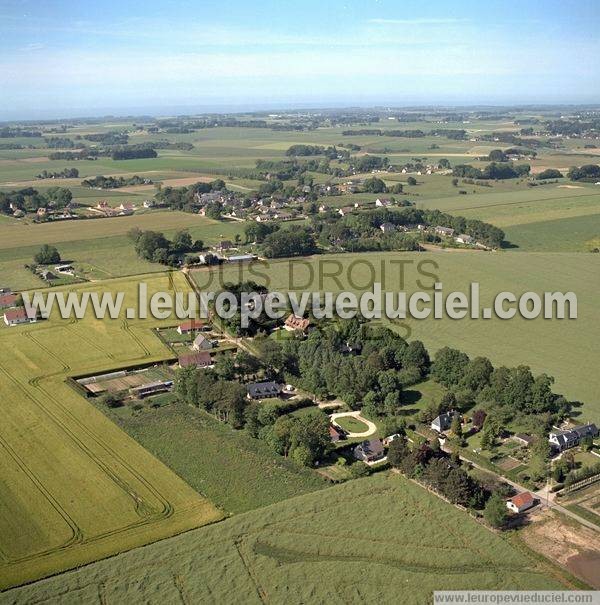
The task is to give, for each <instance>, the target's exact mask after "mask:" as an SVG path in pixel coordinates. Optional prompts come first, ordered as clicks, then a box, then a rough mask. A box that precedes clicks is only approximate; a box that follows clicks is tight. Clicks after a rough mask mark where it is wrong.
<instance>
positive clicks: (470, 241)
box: [456, 233, 474, 245]
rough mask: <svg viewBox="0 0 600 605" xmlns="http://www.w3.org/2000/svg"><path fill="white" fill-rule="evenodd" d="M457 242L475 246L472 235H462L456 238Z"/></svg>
mask: <svg viewBox="0 0 600 605" xmlns="http://www.w3.org/2000/svg"><path fill="white" fill-rule="evenodd" d="M456 242H457V243H459V244H467V245H471V244H473V242H474V240H473V238H472V237H471V236H470V235H467V234H466V233H461V234H460V235H457V236H456Z"/></svg>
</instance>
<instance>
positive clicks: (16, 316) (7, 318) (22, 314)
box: [4, 307, 36, 326]
mask: <svg viewBox="0 0 600 605" xmlns="http://www.w3.org/2000/svg"><path fill="white" fill-rule="evenodd" d="M34 321H36V318H35V315H30V314H28V313H27V310H26V309H25V308H24V307H18V308H17V309H8V310H6V311H5V312H4V323H5V324H6V325H7V326H16V325H18V324H26V323H31V322H34Z"/></svg>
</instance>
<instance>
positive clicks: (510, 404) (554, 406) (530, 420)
mask: <svg viewBox="0 0 600 605" xmlns="http://www.w3.org/2000/svg"><path fill="white" fill-rule="evenodd" d="M431 375H432V377H433V378H434V379H435V380H436V381H437V382H439V383H441V384H443V385H444V386H445V387H447V388H448V389H450V391H449V397H448V399H449V401H447V402H446V406H445V407H446V408H448V407H449V406H450V407H455V408H456V407H458V408H462V409H465V410H466V409H469V408H472V407H474V406H476V407H477V409H476V410H475V412H474V413H473V424H474V426H475V425H477V426H479V427H483V433H482V440H481V443H482V447H493V445H494V443H495V440H496V438H497V437H499V436H500V434H501V432H502V430H503V427H504V426H506V424H508V423H509V422H511V421H515V420H516V421H518V422H520V423H521V424H523V425H524V426H527V427H529V429H530V430H531V431H532V432H534V433H536V434H541V432H543V431H545V430H547V429H548V428H549V427H550V426H551V424H552V420H553V419H557V418H561V417H564V416H565V415H566V414H567V413H568V412H569V410H570V404H569V403H568V401H567V400H566V399H565V398H564V397H563V396H562V395H557V394H556V393H554V392H553V391H552V385H553V383H554V379H553V378H552V377H551V376H548V375H547V374H540V375H538V376H534V375H533V374H532V373H531V370H530V368H529V367H527V366H517V367H514V368H507V367H504V366H500V367H497V368H494V367H493V366H492V364H491V362H490V361H489V359H487V358H486V357H475V358H474V359H469V357H468V356H467V355H466V354H465V353H463V352H462V351H459V350H457V349H453V348H450V347H444V348H442V349H440V350H439V351H438V352H437V353H436V355H435V358H434V361H433V363H432V365H431ZM484 410H485V411H484ZM439 411H440V408H439V407H438V408H436V409H434V410H432V412H431V413H433V414H434V415H437V413H439ZM476 415H477V418H476ZM538 447H539V448H540V449H539V451H538V452H537V453H538V454H539V458H540V459H544V458H546V457H547V456H548V454H549V452H547V451H544V450H543V448H544V447H547V440H545V439H540V444H539V446H538ZM534 453H535V452H534Z"/></svg>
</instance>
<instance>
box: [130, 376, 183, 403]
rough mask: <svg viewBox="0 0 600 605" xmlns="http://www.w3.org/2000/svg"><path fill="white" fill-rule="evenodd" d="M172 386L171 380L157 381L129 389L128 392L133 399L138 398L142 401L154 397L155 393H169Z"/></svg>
mask: <svg viewBox="0 0 600 605" xmlns="http://www.w3.org/2000/svg"><path fill="white" fill-rule="evenodd" d="M172 386H173V381H172V380H157V381H156V382H149V383H147V384H142V385H140V386H139V387H132V388H131V389H129V392H130V393H131V394H132V395H133V396H134V397H139V398H140V399H143V398H144V397H148V396H149V395H155V394H156V393H164V392H165V391H170V390H171V387H172Z"/></svg>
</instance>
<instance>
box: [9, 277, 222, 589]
mask: <svg viewBox="0 0 600 605" xmlns="http://www.w3.org/2000/svg"><path fill="white" fill-rule="evenodd" d="M146 280H147V282H148V287H149V290H150V291H154V290H156V291H158V290H160V291H165V290H168V289H169V288H171V289H173V288H175V289H177V290H183V289H185V288H186V286H187V283H186V282H185V280H184V279H183V278H182V276H175V278H174V279H173V280H170V279H168V277H167V276H166V275H165V274H161V275H157V276H150V277H148V276H146ZM136 283H137V282H136V280H130V279H126V280H116V281H113V282H105V283H104V284H103V288H110V289H112V290H113V291H124V292H125V294H126V301H127V303H126V304H133V303H134V299H133V297H134V293H135V291H136ZM76 289H77V290H79V291H83V290H85V289H90V290H91V289H94V286H93V285H87V286H79V287H77V288H76ZM100 290H101V289H100ZM149 328H150V324H149V323H148V322H146V323H143V322H141V321H133V320H132V321H127V320H124V319H119V320H108V319H106V320H102V321H100V320H96V319H94V318H93V317H91V316H89V317H88V318H86V319H83V320H80V321H74V320H73V321H69V320H62V319H60V318H59V319H55V318H52V319H50V320H48V321H42V322H38V323H37V324H30V325H27V326H17V327H13V328H6V327H4V328H3V329H2V330H0V343H1V345H2V349H3V350H4V351H5V354H4V355H3V356H2V360H1V361H0V376H1V378H0V408H1V411H2V423H1V425H0V449H1V450H2V456H0V467H1V468H0V476H1V477H2V481H1V482H0V501H1V502H2V508H3V514H2V515H0V589H2V588H6V587H9V586H13V585H16V584H21V583H24V582H29V581H32V580H35V579H38V578H40V577H44V576H47V575H50V574H55V573H58V572H60V571H64V570H65V569H70V568H72V567H76V566H79V565H81V564H83V563H87V562H90V561H94V560H97V559H99V558H103V557H106V556H108V555H112V554H115V553H117V552H121V551H123V550H127V549H129V548H132V547H135V546H141V545H142V544H146V543H149V542H153V541H155V540H158V539H160V538H164V537H167V536H171V535H173V534H176V533H179V532H181V531H185V530H188V529H191V528H193V527H198V526H200V525H203V524H206V523H211V522H213V521H216V520H218V519H220V518H221V517H222V515H223V513H222V512H221V511H220V510H219V509H218V508H216V507H215V506H214V505H213V504H212V503H211V502H210V501H209V500H207V499H206V498H204V497H202V496H200V495H199V494H198V493H197V492H195V491H194V490H193V489H192V488H191V487H189V486H188V485H187V484H186V483H184V482H183V481H182V480H181V479H179V478H178V477H177V476H176V475H175V474H174V473H173V472H171V471H170V470H169V469H168V468H167V467H166V466H165V465H164V464H162V463H161V462H159V461H158V460H157V459H156V458H154V457H153V456H152V455H151V454H149V453H148V452H147V451H146V450H144V449H143V448H142V447H140V446H139V445H138V444H137V443H136V442H135V441H134V440H133V439H131V438H129V437H128V436H127V435H126V434H125V433H124V432H123V431H121V430H120V429H119V428H118V427H117V426H116V425H115V424H113V423H112V422H110V421H109V420H108V419H107V418H106V417H105V416H104V415H103V414H102V413H100V412H99V411H97V410H96V409H94V407H93V406H92V405H90V403H89V402H88V401H86V400H85V399H84V398H83V397H82V396H81V395H80V394H79V393H78V392H76V391H75V390H74V389H73V388H72V387H71V386H69V385H68V384H67V383H66V382H65V379H66V378H67V376H70V375H77V374H88V373H92V372H96V371H98V372H99V371H106V370H109V369H113V368H117V367H125V366H130V365H133V364H141V363H147V362H152V361H153V360H161V359H165V358H168V357H170V352H169V351H168V350H167V349H166V348H165V347H164V346H163V345H162V344H161V343H160V341H159V340H158V339H157V338H156V337H155V336H154V335H153V334H152V332H151V330H150V329H149Z"/></svg>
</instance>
